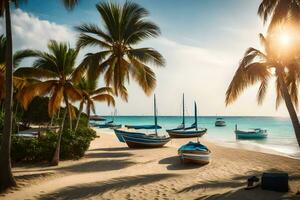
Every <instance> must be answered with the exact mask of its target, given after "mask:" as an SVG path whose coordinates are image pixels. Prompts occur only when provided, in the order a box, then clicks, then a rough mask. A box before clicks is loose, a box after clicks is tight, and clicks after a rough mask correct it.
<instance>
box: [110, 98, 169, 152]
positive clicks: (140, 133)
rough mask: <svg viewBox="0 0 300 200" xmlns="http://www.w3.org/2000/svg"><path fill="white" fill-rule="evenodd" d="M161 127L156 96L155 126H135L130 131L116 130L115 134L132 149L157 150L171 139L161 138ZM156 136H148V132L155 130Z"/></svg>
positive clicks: (127, 129)
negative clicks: (158, 131) (158, 119)
mask: <svg viewBox="0 0 300 200" xmlns="http://www.w3.org/2000/svg"><path fill="white" fill-rule="evenodd" d="M159 127H160V126H158V124H157V110H156V98H155V95H154V125H151V126H150V125H145V126H142V125H141V126H135V128H131V129H129V128H128V127H127V128H126V129H114V131H115V134H116V136H117V138H118V140H119V141H120V142H126V144H127V145H128V147H130V148H156V147H162V146H164V145H165V144H167V143H168V142H169V141H170V140H171V138H170V137H166V136H159V135H158V133H157V129H158V128H159ZM153 129H154V131H155V132H154V134H147V133H146V130H153Z"/></svg>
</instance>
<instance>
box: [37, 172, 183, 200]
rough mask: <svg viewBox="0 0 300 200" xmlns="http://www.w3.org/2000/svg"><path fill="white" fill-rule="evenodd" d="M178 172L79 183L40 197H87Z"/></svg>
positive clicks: (46, 198)
mask: <svg viewBox="0 0 300 200" xmlns="http://www.w3.org/2000/svg"><path fill="white" fill-rule="evenodd" d="M176 176H178V175H176V174H150V175H139V176H126V177H122V178H114V179H111V180H109V181H106V182H95V183H89V184H79V185H76V186H71V187H66V188H63V189H61V190H58V191H56V192H54V193H52V194H45V195H42V196H40V197H39V199H42V200H48V199H72V200H73V199H87V198H91V197H95V196H97V195H101V194H103V193H105V192H108V191H117V190H121V189H125V188H129V187H133V186H138V185H146V184H150V183H154V182H157V181H161V180H163V179H168V178H172V177H176Z"/></svg>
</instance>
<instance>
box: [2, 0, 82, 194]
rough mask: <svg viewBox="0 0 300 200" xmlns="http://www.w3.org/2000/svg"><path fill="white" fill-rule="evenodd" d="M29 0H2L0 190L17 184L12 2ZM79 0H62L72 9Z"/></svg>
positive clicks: (15, 3)
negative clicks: (14, 170)
mask: <svg viewBox="0 0 300 200" xmlns="http://www.w3.org/2000/svg"><path fill="white" fill-rule="evenodd" d="M26 1H27V0H0V17H2V16H3V15H5V27H6V28H5V31H6V37H7V46H6V56H5V60H6V62H5V63H6V68H7V70H6V72H5V74H6V76H5V77H6V79H5V92H6V98H5V103H4V104H5V116H4V126H3V134H2V140H1V150H0V190H4V189H7V188H9V187H13V186H15V185H16V181H15V179H14V177H13V174H12V170H11V157H10V149H11V148H10V147H11V134H12V101H13V89H12V87H13V78H12V76H13V44H12V43H13V39H12V30H11V13H10V3H12V4H14V5H15V6H17V5H18V4H19V3H21V2H26ZM78 1H79V0H62V2H63V3H64V5H65V7H66V8H67V9H68V10H70V9H72V8H73V7H74V6H75V5H76V4H77V3H78Z"/></svg>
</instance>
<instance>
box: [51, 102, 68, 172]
mask: <svg viewBox="0 0 300 200" xmlns="http://www.w3.org/2000/svg"><path fill="white" fill-rule="evenodd" d="M67 112H68V111H67V108H66V110H65V113H64V116H63V118H62V122H61V127H60V130H59V135H58V140H57V144H56V148H55V152H54V155H53V158H52V161H51V165H53V166H56V165H58V163H59V154H60V143H61V137H62V133H63V130H64V126H65V120H66V117H67Z"/></svg>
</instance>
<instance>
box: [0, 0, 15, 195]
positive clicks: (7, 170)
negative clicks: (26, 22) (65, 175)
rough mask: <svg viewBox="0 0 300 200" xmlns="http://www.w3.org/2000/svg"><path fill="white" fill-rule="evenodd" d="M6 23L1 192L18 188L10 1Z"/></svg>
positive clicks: (7, 4)
mask: <svg viewBox="0 0 300 200" xmlns="http://www.w3.org/2000/svg"><path fill="white" fill-rule="evenodd" d="M5 23H6V38H7V44H6V45H7V46H6V55H5V63H6V74H5V94H6V98H5V117H4V127H3V133H2V142H1V151H0V190H4V189H7V188H9V187H13V186H16V181H15V179H14V177H13V174H12V170H11V157H10V153H11V149H10V148H11V134H12V110H13V108H12V104H13V103H12V99H13V88H12V70H13V69H12V67H13V60H12V59H13V58H12V52H13V49H12V48H13V46H12V32H11V18H10V6H9V1H8V0H6V1H5Z"/></svg>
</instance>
